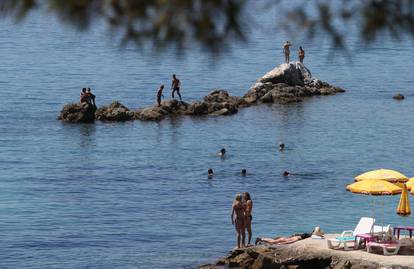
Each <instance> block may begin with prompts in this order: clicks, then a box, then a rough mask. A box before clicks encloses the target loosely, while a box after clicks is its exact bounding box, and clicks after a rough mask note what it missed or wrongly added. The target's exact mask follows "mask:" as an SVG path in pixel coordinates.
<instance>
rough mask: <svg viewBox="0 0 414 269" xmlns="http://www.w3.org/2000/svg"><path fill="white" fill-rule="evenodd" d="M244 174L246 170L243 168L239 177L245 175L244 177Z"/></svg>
mask: <svg viewBox="0 0 414 269" xmlns="http://www.w3.org/2000/svg"><path fill="white" fill-rule="evenodd" d="M246 173H247V170H246V169H244V168H243V169H242V170H241V175H242V176H245V175H246Z"/></svg>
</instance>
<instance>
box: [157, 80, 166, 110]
mask: <svg viewBox="0 0 414 269" xmlns="http://www.w3.org/2000/svg"><path fill="white" fill-rule="evenodd" d="M163 90H164V85H161V86H160V88H159V89H158V91H157V103H158V106H161V97H162V98H164V95H163V94H162V91H163Z"/></svg>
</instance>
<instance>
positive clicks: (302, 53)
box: [298, 46, 305, 63]
mask: <svg viewBox="0 0 414 269" xmlns="http://www.w3.org/2000/svg"><path fill="white" fill-rule="evenodd" d="M298 55H299V61H300V62H301V63H303V59H305V51H304V50H303V49H302V46H300V47H299V50H298Z"/></svg>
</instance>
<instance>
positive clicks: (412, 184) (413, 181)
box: [405, 177, 414, 194]
mask: <svg viewBox="0 0 414 269" xmlns="http://www.w3.org/2000/svg"><path fill="white" fill-rule="evenodd" d="M405 184H406V185H407V190H409V191H412V190H413V187H414V177H412V178H410V180H409V181H408V182H407V183H405ZM413 194H414V193H413Z"/></svg>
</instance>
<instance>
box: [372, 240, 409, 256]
mask: <svg viewBox="0 0 414 269" xmlns="http://www.w3.org/2000/svg"><path fill="white" fill-rule="evenodd" d="M400 247H401V244H400V241H398V240H397V241H391V242H384V243H380V242H368V243H367V252H368V253H371V252H372V250H373V249H374V248H381V249H382V253H384V256H390V255H397V253H398V251H399V250H400Z"/></svg>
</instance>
